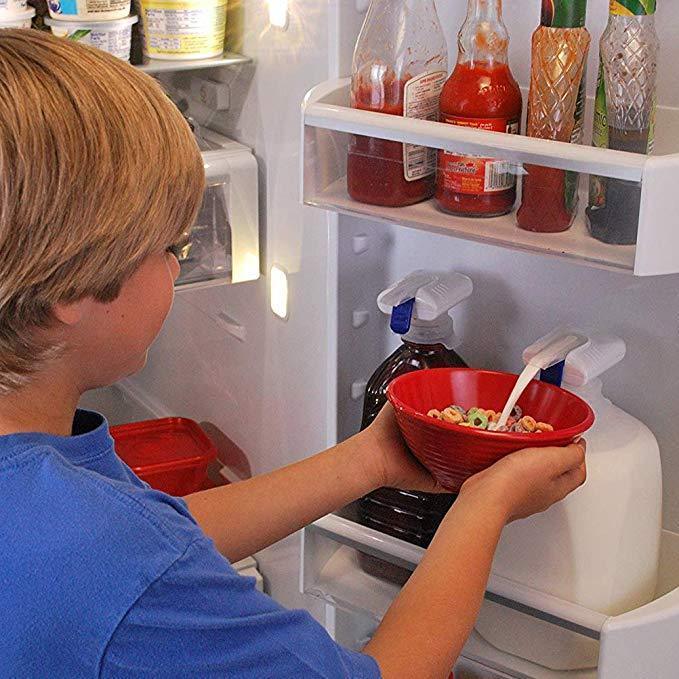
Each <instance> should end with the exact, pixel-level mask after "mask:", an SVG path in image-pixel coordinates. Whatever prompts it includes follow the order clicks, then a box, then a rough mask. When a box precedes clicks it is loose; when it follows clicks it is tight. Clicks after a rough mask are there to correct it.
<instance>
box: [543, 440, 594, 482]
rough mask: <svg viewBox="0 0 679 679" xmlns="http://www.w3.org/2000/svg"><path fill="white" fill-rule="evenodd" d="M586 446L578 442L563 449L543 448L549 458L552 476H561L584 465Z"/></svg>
mask: <svg viewBox="0 0 679 679" xmlns="http://www.w3.org/2000/svg"><path fill="white" fill-rule="evenodd" d="M586 445H587V444H586V443H585V442H584V441H579V442H578V443H572V444H571V445H570V446H567V447H565V448H543V450H544V451H545V453H546V454H547V455H549V456H550V458H551V460H550V461H551V463H552V464H553V469H554V475H555V476H561V475H562V474H565V473H566V472H569V471H572V470H575V469H578V468H579V467H580V466H581V465H583V464H584V463H585V450H586Z"/></svg>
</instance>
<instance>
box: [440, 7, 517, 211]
mask: <svg viewBox="0 0 679 679" xmlns="http://www.w3.org/2000/svg"><path fill="white" fill-rule="evenodd" d="M458 45H459V56H458V61H457V65H456V66H455V70H454V71H453V73H452V75H451V76H450V78H449V79H448V81H447V82H446V84H445V85H444V87H443V92H442V94H441V114H440V116H441V117H440V119H441V122H444V123H449V124H451V125H460V126H464V127H475V128H478V129H482V130H489V131H493V132H507V133H510V134H518V133H519V128H520V124H521V107H522V99H521V90H520V89H519V85H518V84H517V82H516V80H514V77H513V76H512V73H511V71H510V69H509V64H508V54H507V48H508V46H509V35H508V33H507V29H506V27H505V25H504V24H503V23H502V0H469V5H468V9H467V19H466V21H465V23H464V25H463V26H462V29H461V30H460V34H459V37H458ZM436 201H437V203H438V206H439V207H440V208H441V209H442V210H444V211H445V212H450V213H452V214H456V215H466V216H472V217H496V216H498V215H504V214H507V213H508V212H511V210H512V209H513V207H514V203H515V201H516V175H515V173H514V170H513V167H512V165H511V164H510V163H509V162H507V161H503V160H496V159H493V158H480V157H477V156H469V155H463V154H458V153H451V152H448V151H440V152H439V168H438V179H437V185H436Z"/></svg>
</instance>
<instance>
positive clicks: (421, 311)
mask: <svg viewBox="0 0 679 679" xmlns="http://www.w3.org/2000/svg"><path fill="white" fill-rule="evenodd" d="M473 291H474V285H473V283H472V281H471V279H470V278H469V277H468V276H465V275H463V274H460V273H454V272H448V271H424V270H418V271H414V272H413V273H411V274H410V275H408V276H406V277H405V278H403V279H402V280H400V281H398V283H395V284H394V285H392V286H391V287H389V288H387V289H386V290H385V291H384V292H382V293H381V294H380V295H379V297H378V298H377V305H378V306H379V308H380V311H382V312H383V313H385V314H389V315H391V318H392V323H391V327H392V330H393V331H394V332H396V333H397V334H399V335H401V336H402V337H403V339H404V340H405V341H407V342H413V343H415V344H443V345H444V346H446V347H448V348H449V349H453V348H455V346H456V344H457V343H456V341H455V332H454V328H453V319H452V318H451V317H450V315H449V312H450V310H451V309H452V308H453V307H455V306H457V305H458V304H460V303H461V302H463V301H464V300H465V299H467V297H469V296H470V295H471V294H472V292H473Z"/></svg>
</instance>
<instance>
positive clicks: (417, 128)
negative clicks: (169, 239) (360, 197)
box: [302, 79, 679, 276]
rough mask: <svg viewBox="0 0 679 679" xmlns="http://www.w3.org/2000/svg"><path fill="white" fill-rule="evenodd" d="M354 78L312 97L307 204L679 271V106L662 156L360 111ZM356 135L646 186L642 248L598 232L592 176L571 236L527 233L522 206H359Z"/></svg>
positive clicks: (307, 120)
mask: <svg viewBox="0 0 679 679" xmlns="http://www.w3.org/2000/svg"><path fill="white" fill-rule="evenodd" d="M349 85H350V81H349V79H341V80H333V81H328V82H325V83H322V84H320V85H318V86H317V87H315V88H314V89H312V90H311V91H310V92H309V93H308V94H307V97H306V99H305V101H304V104H303V118H304V139H303V162H302V172H303V200H304V202H305V203H306V204H307V205H312V206H316V207H320V208H323V209H326V210H332V211H335V212H339V213H342V214H349V215H354V216H362V217H365V218H369V219H371V220H376V221H383V222H388V223H391V224H400V225H402V226H407V227H411V228H417V229H422V230H425V231H431V232H435V233H446V234H449V235H452V236H455V237H458V238H463V239H467V240H474V241H483V242H489V243H493V244H495V245H500V246H503V247H507V248H514V249H519V250H524V251H529V252H538V253H542V254H548V255H552V256H556V257H562V258H567V259H571V260H573V261H576V262H580V263H585V264H588V265H590V266H596V267H603V268H611V269H614V270H618V271H620V270H623V271H634V273H635V274H637V275H641V276H648V275H660V274H668V273H677V272H679V256H677V255H676V252H678V251H679V248H678V247H677V246H679V235H677V231H676V229H675V228H674V215H675V214H677V211H679V194H678V193H677V192H676V191H673V190H672V186H675V185H676V182H677V181H679V143H678V142H677V139H678V138H679V108H670V107H660V109H659V111H658V117H659V123H658V126H657V130H658V133H659V138H658V140H657V145H656V149H657V153H658V154H659V155H657V156H653V157H651V156H644V155H639V154H633V153H626V152H621V151H613V150H609V149H599V148H594V147H591V146H585V145H579V144H566V143H563V142H556V141H549V140H543V139H534V138H529V137H525V136H520V135H511V134H501V133H497V132H488V131H483V130H478V129H471V128H465V127H458V126H454V125H446V124H443V123H439V122H433V121H428V120H418V119H413V118H404V117H401V116H395V115H385V114H383V113H375V112H371V111H364V110H358V109H352V108H350V106H349ZM589 105H590V106H591V105H592V102H591V101H590V102H589ZM352 135H354V136H355V135H361V136H367V137H373V138H378V139H386V140H391V141H395V142H408V143H411V144H417V145H421V146H426V147H429V148H435V149H447V150H449V151H454V152H455V153H459V154H475V155H481V156H486V157H495V158H503V159H506V160H507V161H508V162H509V163H510V164H511V166H513V168H514V170H513V171H514V172H515V173H516V174H517V175H522V174H525V173H526V172H529V171H530V168H528V169H526V168H527V166H528V165H540V166H546V167H553V168H558V169H562V170H573V171H577V172H580V173H581V174H582V175H585V174H598V175H601V176H604V177H612V178H616V179H623V180H627V181H630V182H634V183H638V184H639V185H640V186H641V206H640V209H639V235H638V238H637V245H636V246H634V245H626V246H621V245H609V244H606V243H602V242H600V241H598V240H596V239H594V238H592V237H591V236H590V235H589V233H588V230H587V225H586V219H585V214H584V210H585V207H586V205H587V195H586V191H585V188H586V187H585V183H586V182H585V181H584V179H583V182H582V184H581V195H580V210H579V213H578V216H577V218H576V221H575V223H574V224H573V226H572V227H571V228H570V229H569V230H568V231H565V232H563V233H550V234H544V233H532V232H529V231H523V230H521V229H519V228H518V227H517V226H516V216H515V214H514V213H512V214H509V215H505V216H503V217H494V218H490V219H474V218H468V217H455V216H451V215H448V214H445V213H443V212H441V211H440V210H439V209H438V208H437V207H436V205H435V202H434V201H433V200H430V201H426V202H424V203H419V204H416V205H411V206H409V207H402V208H393V207H380V206H375V205H366V204H363V203H359V202H357V201H354V200H352V199H351V198H350V197H349V195H348V193H347V177H346V174H347V152H348V148H349V143H350V139H351V137H352ZM660 154H662V155H660Z"/></svg>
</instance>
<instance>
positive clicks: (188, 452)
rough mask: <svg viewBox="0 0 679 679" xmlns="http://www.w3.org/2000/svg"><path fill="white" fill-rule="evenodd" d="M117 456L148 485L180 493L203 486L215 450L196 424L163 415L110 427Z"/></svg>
mask: <svg viewBox="0 0 679 679" xmlns="http://www.w3.org/2000/svg"><path fill="white" fill-rule="evenodd" d="M111 436H113V439H114V440H115V447H116V452H117V453H118V455H119V457H120V458H121V459H122V460H123V462H125V463H126V464H127V465H128V466H129V467H131V468H132V470H133V471H134V472H135V474H137V476H139V478H140V479H142V480H143V481H146V482H147V483H148V484H149V485H150V486H151V487H152V488H155V489H156V490H161V491H163V492H164V493H167V494H168V495H175V496H182V495H189V494H191V493H195V492H197V491H199V490H203V489H204V488H206V487H207V486H208V485H209V484H208V479H207V468H208V465H209V464H210V462H212V461H213V460H214V459H215V458H216V457H217V450H216V448H215V446H214V445H213V443H212V441H210V439H209V438H208V437H207V435H206V434H205V432H204V431H203V430H202V429H201V428H200V425H199V424H198V423H197V422H194V421H193V420H189V419H186V418H182V417H167V418H164V419H159V420H147V421H145V422H134V423H132V424H123V425H120V426H118V427H111Z"/></svg>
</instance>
